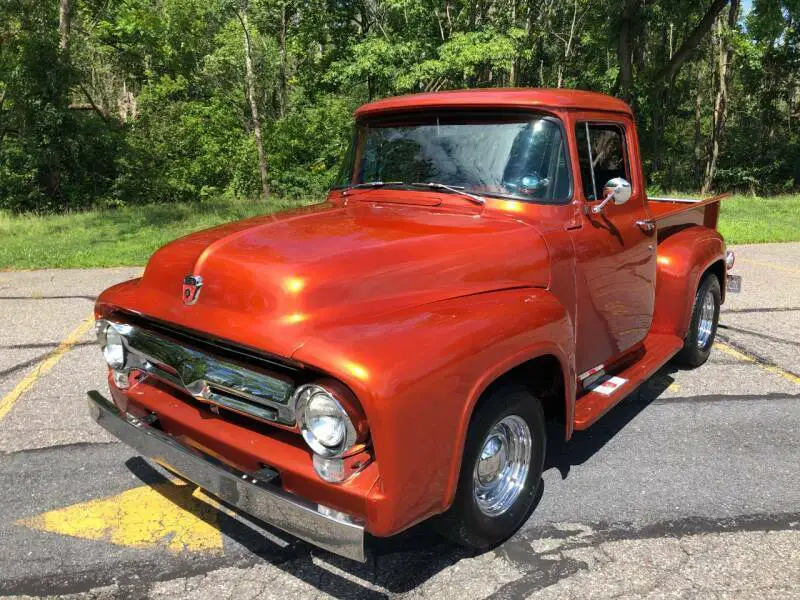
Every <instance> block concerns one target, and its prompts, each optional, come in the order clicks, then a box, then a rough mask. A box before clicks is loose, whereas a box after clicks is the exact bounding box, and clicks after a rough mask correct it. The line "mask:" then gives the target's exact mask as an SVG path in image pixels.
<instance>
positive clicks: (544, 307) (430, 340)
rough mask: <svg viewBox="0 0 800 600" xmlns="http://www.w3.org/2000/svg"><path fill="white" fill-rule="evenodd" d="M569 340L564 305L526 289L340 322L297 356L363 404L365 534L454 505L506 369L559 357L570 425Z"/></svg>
mask: <svg viewBox="0 0 800 600" xmlns="http://www.w3.org/2000/svg"><path fill="white" fill-rule="evenodd" d="M573 340H574V336H573V327H572V323H571V321H570V318H569V315H568V313H567V311H566V309H565V307H564V306H563V305H562V304H561V303H560V302H559V301H558V299H557V298H556V297H555V296H554V295H553V294H552V293H550V292H549V291H547V290H544V289H534V288H525V289H515V290H505V291H497V292H490V293H484V294H477V295H472V296H465V297H460V298H455V299H451V300H446V301H441V302H434V303H430V304H427V305H424V306H418V307H415V308H411V309H406V310H403V311H398V312H395V313H391V314H386V315H383V316H378V317H370V318H369V319H368V320H366V321H365V322H352V321H349V322H343V323H340V324H337V326H335V327H330V328H327V329H326V330H324V331H321V332H319V335H316V336H314V338H313V339H311V340H309V341H308V342H307V343H306V344H304V345H303V347H302V348H300V349H299V350H298V351H297V352H296V353H295V354H294V356H293V358H295V359H296V360H299V361H301V362H303V363H306V364H308V365H311V366H314V367H317V368H319V369H321V370H323V371H326V372H328V373H330V374H331V375H334V376H336V377H338V378H339V379H341V380H342V381H343V382H344V383H346V384H347V385H348V386H349V387H350V388H351V389H352V390H353V391H354V392H355V394H356V395H357V397H358V398H359V400H360V401H361V403H362V405H363V408H364V411H365V413H366V415H367V419H368V421H369V425H370V431H371V436H372V442H373V447H374V451H375V458H376V462H377V465H378V469H379V472H380V480H379V482H378V484H376V487H375V488H374V489H373V490H372V492H371V493H370V501H369V503H368V504H369V507H368V529H369V530H370V531H371V532H372V533H373V534H375V535H390V534H393V533H396V532H398V531H400V530H402V529H405V528H407V527H409V526H411V525H413V524H414V523H417V522H419V521H421V520H423V519H425V518H427V517H429V516H431V515H433V514H436V513H440V512H442V511H444V510H446V509H447V508H448V507H449V505H450V503H451V502H452V499H453V496H454V494H455V489H456V485H457V481H458V473H459V469H460V465H461V454H462V449H463V446H464V440H465V436H466V432H467V427H468V425H469V420H470V418H471V415H472V410H473V408H474V406H475V403H476V402H477V400H478V398H480V396H481V394H482V393H483V391H484V390H485V389H486V388H487V387H488V386H489V385H490V384H491V383H492V382H493V381H494V380H496V379H497V378H498V377H499V376H501V375H502V374H504V373H506V372H507V371H508V370H510V369H512V368H513V367H515V366H517V365H519V364H521V363H523V362H525V361H527V360H530V359H533V358H536V357H539V356H543V355H553V356H554V357H555V358H556V359H557V360H558V361H559V363H560V364H561V366H562V372H563V376H564V378H565V386H564V387H565V389H566V390H568V393H567V396H568V402H567V404H568V406H567V419H568V423H571V422H572V406H573V402H574V398H573V394H574V385H571V383H572V382H574V377H575V367H574V348H573V343H574V342H573Z"/></svg>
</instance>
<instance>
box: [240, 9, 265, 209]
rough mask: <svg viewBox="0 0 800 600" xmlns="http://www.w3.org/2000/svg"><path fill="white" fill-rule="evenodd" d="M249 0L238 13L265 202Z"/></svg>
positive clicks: (246, 83)
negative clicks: (242, 35) (248, 8)
mask: <svg viewBox="0 0 800 600" xmlns="http://www.w3.org/2000/svg"><path fill="white" fill-rule="evenodd" d="M247 7H248V0H245V2H244V4H243V6H242V10H241V12H238V13H237V16H238V17H239V22H240V23H241V24H242V29H243V30H244V79H245V87H246V88H247V99H248V101H249V102H250V114H251V116H252V118H253V134H254V135H255V138H256V148H257V149H258V166H259V170H260V171H261V193H262V198H263V200H264V202H268V201H269V178H268V171H267V157H266V155H265V154H264V143H263V141H262V140H261V120H260V119H259V118H258V104H257V103H256V86H255V82H254V77H253V58H252V55H251V52H250V48H251V44H250V28H249V26H248V20H247Z"/></svg>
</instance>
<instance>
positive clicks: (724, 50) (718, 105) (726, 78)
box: [701, 0, 739, 194]
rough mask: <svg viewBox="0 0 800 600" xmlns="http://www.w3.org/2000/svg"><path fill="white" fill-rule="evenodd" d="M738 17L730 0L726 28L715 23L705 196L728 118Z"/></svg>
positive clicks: (736, 4)
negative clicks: (733, 39)
mask: <svg viewBox="0 0 800 600" xmlns="http://www.w3.org/2000/svg"><path fill="white" fill-rule="evenodd" d="M738 17H739V0H731V6H730V8H729V9H728V19H727V26H726V25H725V24H724V23H723V21H722V19H720V20H719V21H718V22H717V36H718V40H719V42H718V48H717V61H718V63H717V77H716V82H715V83H716V88H717V90H716V94H715V97H714V114H713V121H712V126H711V143H710V144H709V148H708V160H707V162H706V169H705V176H704V178H703V187H702V189H701V191H702V193H704V194H707V193H708V192H709V191H710V190H711V186H712V185H713V183H714V175H716V172H717V160H718V159H719V142H720V138H722V132H723V130H724V129H725V121H726V120H727V118H728V88H729V86H730V73H731V70H730V61H731V58H732V56H733V44H732V42H731V34H732V32H733V31H734V30H735V28H736V22H737V20H738Z"/></svg>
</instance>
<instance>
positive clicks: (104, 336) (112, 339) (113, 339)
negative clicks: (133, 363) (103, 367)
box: [95, 320, 128, 370]
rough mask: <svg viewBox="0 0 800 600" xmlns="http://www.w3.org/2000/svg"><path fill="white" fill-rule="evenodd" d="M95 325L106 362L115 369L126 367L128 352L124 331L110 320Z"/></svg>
mask: <svg viewBox="0 0 800 600" xmlns="http://www.w3.org/2000/svg"><path fill="white" fill-rule="evenodd" d="M95 327H96V332H97V342H98V343H99V344H100V349H101V350H102V351H103V358H104V359H105V361H106V364H107V365H108V366H109V368H111V369H114V370H119V369H122V368H124V367H125V363H126V361H127V353H128V352H127V348H125V341H124V337H123V333H122V332H121V331H119V330H118V328H117V327H116V326H115V325H114V323H112V322H110V321H105V320H101V321H98V322H97V324H96V325H95Z"/></svg>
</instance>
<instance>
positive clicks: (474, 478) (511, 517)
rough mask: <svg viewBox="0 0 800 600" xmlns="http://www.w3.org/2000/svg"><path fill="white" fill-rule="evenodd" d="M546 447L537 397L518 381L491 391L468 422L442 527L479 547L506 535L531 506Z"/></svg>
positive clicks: (439, 521) (449, 534) (459, 540)
mask: <svg viewBox="0 0 800 600" xmlns="http://www.w3.org/2000/svg"><path fill="white" fill-rule="evenodd" d="M544 453H545V424H544V413H543V411H542V406H541V404H540V402H539V400H538V399H537V398H536V397H535V396H533V395H532V394H531V393H530V392H529V391H528V390H527V389H526V388H524V387H522V386H518V385H506V386H503V387H499V388H497V389H496V390H494V391H492V392H490V393H489V395H488V396H487V397H486V398H484V399H483V401H482V402H481V405H480V406H479V407H478V409H477V410H476V412H475V415H474V416H473V419H472V422H471V423H470V426H469V431H468V433H467V440H466V445H465V448H464V456H463V460H462V465H461V474H460V476H459V483H458V489H457V491H456V497H455V500H454V501H453V506H452V507H451V508H450V510H449V511H448V512H447V513H445V514H444V515H442V516H441V517H439V518H438V519H437V521H436V524H437V526H438V529H439V531H440V532H441V533H443V534H444V535H445V536H447V537H448V538H450V539H451V540H453V541H454V542H456V543H458V544H461V545H464V546H468V547H471V548H476V549H481V550H482V549H487V548H491V547H492V546H495V545H497V544H499V543H501V542H503V541H505V540H507V539H508V538H509V537H511V536H512V535H513V534H514V532H516V531H517V529H519V528H520V527H521V526H522V524H523V523H524V522H525V521H526V520H527V518H528V515H529V514H530V512H531V510H532V508H533V505H534V502H535V500H536V491H537V488H538V485H539V481H540V480H541V476H542V468H543V466H544Z"/></svg>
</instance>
